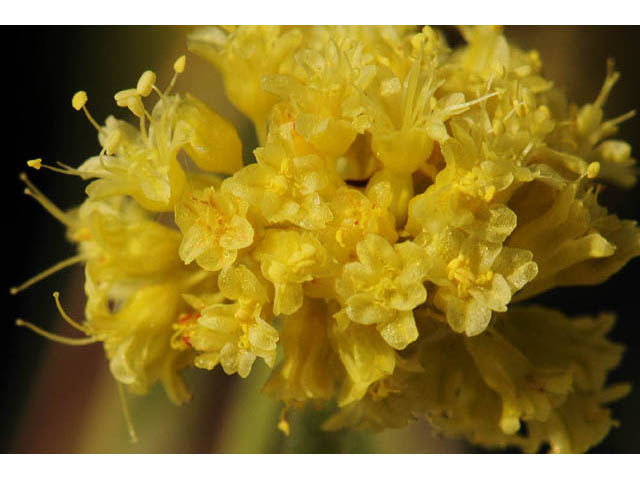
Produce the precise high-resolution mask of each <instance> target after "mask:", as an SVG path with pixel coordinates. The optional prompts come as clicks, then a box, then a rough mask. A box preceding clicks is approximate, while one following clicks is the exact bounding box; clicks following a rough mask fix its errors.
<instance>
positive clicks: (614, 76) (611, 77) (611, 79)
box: [593, 58, 620, 108]
mask: <svg viewBox="0 0 640 480" xmlns="http://www.w3.org/2000/svg"><path fill="white" fill-rule="evenodd" d="M614 68H615V62H614V61H613V59H612V58H609V59H607V77H606V78H605V80H604V84H603V85H602V88H601V89H600V93H599V94H598V98H596V101H595V102H593V104H594V105H595V106H596V107H598V108H602V106H603V105H604V104H605V102H606V101H607V98H608V97H609V94H610V93H611V90H612V89H613V87H614V85H615V84H616V83H617V82H618V80H619V79H620V72H614V71H613V69H614Z"/></svg>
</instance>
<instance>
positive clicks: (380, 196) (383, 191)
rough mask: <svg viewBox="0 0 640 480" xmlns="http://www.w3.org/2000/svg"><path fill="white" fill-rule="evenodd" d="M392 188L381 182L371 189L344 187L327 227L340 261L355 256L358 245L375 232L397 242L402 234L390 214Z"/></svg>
mask: <svg viewBox="0 0 640 480" xmlns="http://www.w3.org/2000/svg"><path fill="white" fill-rule="evenodd" d="M390 203H391V187H390V185H389V183H388V182H380V183H376V184H375V185H373V186H372V187H371V188H370V189H368V190H367V192H366V195H365V194H363V193H362V192H361V191H360V190H357V189H355V188H349V187H341V188H339V189H338V190H337V191H336V194H335V196H334V197H333V199H332V200H331V211H332V213H333V220H332V222H331V223H330V224H329V225H327V229H326V230H325V231H326V233H327V237H328V238H327V239H326V240H325V241H326V242H327V243H330V244H331V245H333V247H334V248H333V253H334V255H335V256H336V258H339V259H341V260H342V259H345V260H346V258H347V257H348V256H349V255H351V254H353V253H354V252H355V249H356V245H357V244H358V242H360V241H361V240H363V239H364V237H365V236H366V234H367V233H375V234H377V235H380V236H382V237H384V238H386V239H387V240H388V241H389V242H391V243H395V242H396V240H397V239H398V233H397V232H396V229H395V221H394V218H393V215H392V214H391V212H390V211H389V208H388V207H389V205H390Z"/></svg>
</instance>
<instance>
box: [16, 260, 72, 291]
mask: <svg viewBox="0 0 640 480" xmlns="http://www.w3.org/2000/svg"><path fill="white" fill-rule="evenodd" d="M82 260H84V257H83V256H82V255H75V256H73V257H70V258H67V259H66V260H62V261H61V262H58V263H56V264H55V265H53V266H52V267H49V268H47V269H46V270H44V271H42V272H40V273H39V274H37V275H35V276H33V277H31V278H30V279H29V280H27V281H26V282H24V283H23V284H22V285H18V286H17V287H12V288H11V289H9V292H10V293H11V295H15V294H17V293H18V292H21V291H23V290H26V289H27V288H29V287H30V286H31V285H33V284H36V283H38V282H39V281H41V280H44V279H45V278H47V277H49V276H51V275H53V274H54V273H57V272H59V271H60V270H64V269H65V268H67V267H70V266H71V265H74V264H76V263H78V262H81V261H82ZM56 293H57V292H56Z"/></svg>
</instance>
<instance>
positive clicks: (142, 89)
mask: <svg viewBox="0 0 640 480" xmlns="http://www.w3.org/2000/svg"><path fill="white" fill-rule="evenodd" d="M155 83H156V74H155V73H154V72H152V71H151V70H147V71H146V72H144V73H143V74H142V75H140V78H139V79H138V85H137V86H136V92H138V95H141V96H143V97H147V96H149V94H150V93H151V91H152V90H153V86H154V85H155Z"/></svg>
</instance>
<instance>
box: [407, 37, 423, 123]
mask: <svg viewBox="0 0 640 480" xmlns="http://www.w3.org/2000/svg"><path fill="white" fill-rule="evenodd" d="M423 51H424V45H423V46H422V47H421V48H420V50H419V51H418V56H417V57H416V59H415V61H414V62H413V65H411V69H410V70H409V74H408V76H407V77H408V78H407V89H406V91H405V93H406V97H405V102H404V116H403V119H402V129H404V128H407V127H409V125H410V123H409V122H410V118H411V113H412V110H413V109H412V105H413V98H414V97H415V94H416V90H417V89H418V80H419V78H420V69H421V67H422V53H423Z"/></svg>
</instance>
